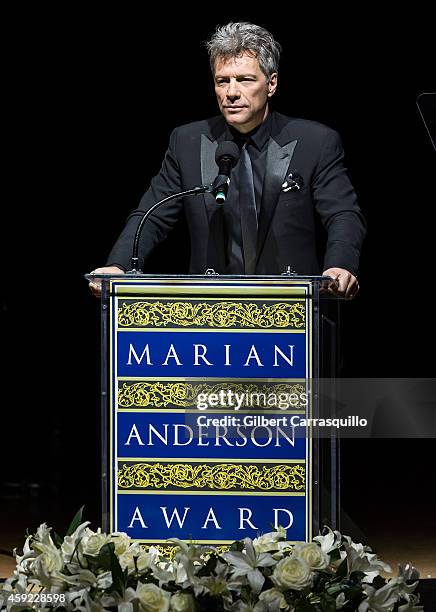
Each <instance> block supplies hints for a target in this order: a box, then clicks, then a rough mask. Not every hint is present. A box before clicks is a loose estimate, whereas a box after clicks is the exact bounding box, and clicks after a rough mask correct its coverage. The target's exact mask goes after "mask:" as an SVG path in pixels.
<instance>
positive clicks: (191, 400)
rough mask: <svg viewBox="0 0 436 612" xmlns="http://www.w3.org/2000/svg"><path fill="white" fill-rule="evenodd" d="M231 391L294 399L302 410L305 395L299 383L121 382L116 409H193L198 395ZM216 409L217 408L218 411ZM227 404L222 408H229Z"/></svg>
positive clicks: (294, 405) (267, 403) (271, 405)
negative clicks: (302, 396) (175, 407)
mask: <svg viewBox="0 0 436 612" xmlns="http://www.w3.org/2000/svg"><path fill="white" fill-rule="evenodd" d="M229 391H231V392H232V393H234V394H236V393H237V394H238V396H239V397H242V394H244V393H246V394H247V397H250V398H253V397H254V396H255V395H256V394H257V395H258V396H260V398H261V397H262V396H263V395H265V396H266V398H268V396H270V397H271V398H273V397H274V396H275V397H276V399H278V400H280V396H285V395H287V396H288V397H289V396H294V395H295V396H296V397H297V399H295V404H294V403H293V405H292V407H293V408H296V409H298V408H300V407H303V408H304V407H306V405H307V401H306V403H305V402H304V401H303V400H302V399H301V397H300V396H301V394H303V393H305V392H306V387H305V385H303V384H301V383H295V384H289V383H279V384H277V383H275V384H274V383H268V384H253V383H232V382H230V383H227V382H221V383H217V384H207V383H198V384H195V383H185V382H175V383H174V382H148V381H144V382H142V381H141V382H132V383H130V382H121V383H120V385H119V387H118V406H119V408H162V407H164V408H166V407H167V406H177V407H179V408H189V407H196V406H197V398H198V396H199V395H200V394H201V393H204V394H207V395H208V396H210V395H212V394H219V393H221V392H224V394H225V395H226V397H227V393H228V392H229ZM256 406H259V407H261V408H275V407H277V406H278V403H276V404H275V405H274V404H273V403H272V401H271V402H270V403H269V402H268V401H267V402H266V405H265V404H262V403H261V402H259V404H256V405H255V406H252V405H251V406H250V407H254V408H255V407H256ZM219 407H220V406H218V408H219ZM229 407H231V406H229V404H226V405H224V406H222V408H229Z"/></svg>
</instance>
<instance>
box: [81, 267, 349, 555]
mask: <svg viewBox="0 0 436 612" xmlns="http://www.w3.org/2000/svg"><path fill="white" fill-rule="evenodd" d="M91 277H92V278H102V279H103V280H102V299H101V332H102V353H101V373H102V377H101V424H102V427H101V444H102V501H103V507H102V519H103V520H102V526H103V529H104V530H105V531H109V532H114V531H124V532H126V533H127V534H128V535H129V536H130V537H131V538H132V539H133V540H136V541H139V542H141V543H143V544H144V545H154V546H158V547H160V548H161V549H168V547H170V546H171V542H168V539H169V538H172V537H177V538H180V539H183V540H187V541H191V540H192V541H195V542H198V543H204V544H211V545H214V546H217V547H224V549H225V547H228V545H229V544H230V543H231V542H233V541H234V540H238V539H242V538H244V537H251V538H254V537H257V536H259V535H260V534H262V533H266V532H269V531H271V530H272V529H276V528H280V527H283V528H285V529H286V530H287V537H288V540H289V541H294V542H297V541H307V540H310V539H311V538H312V536H313V535H316V533H317V532H318V530H319V528H320V527H322V525H323V524H329V525H330V526H331V527H333V528H338V507H339V472H338V466H339V445H338V440H337V439H333V438H330V439H327V440H326V439H320V438H319V436H318V435H317V434H316V433H315V432H314V430H313V428H312V425H311V421H310V419H313V418H316V417H317V415H318V414H319V412H320V407H321V401H322V399H321V398H320V394H319V381H320V378H321V377H329V378H331V377H334V375H335V372H336V369H337V363H338V352H337V336H338V325H339V317H338V312H339V303H338V300H336V299H322V296H323V286H324V284H325V282H326V279H325V278H323V277H307V276H306V277H304V276H296V275H291V274H284V275H280V276H246V277H244V276H219V275H216V274H214V273H212V274H206V275H204V276H159V275H143V274H135V275H133V274H127V275H119V276H111V277H107V276H105V277H101V276H100V277H99V276H98V275H90V276H88V278H91ZM330 295H331V294H330ZM324 412H325V410H324Z"/></svg>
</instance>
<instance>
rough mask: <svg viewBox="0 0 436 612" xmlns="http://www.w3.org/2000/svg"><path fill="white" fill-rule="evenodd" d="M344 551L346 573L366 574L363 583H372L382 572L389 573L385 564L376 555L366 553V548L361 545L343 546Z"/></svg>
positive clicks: (388, 567) (389, 569) (388, 568)
mask: <svg viewBox="0 0 436 612" xmlns="http://www.w3.org/2000/svg"><path fill="white" fill-rule="evenodd" d="M345 550H346V552H347V562H348V573H349V574H351V572H363V573H364V574H366V578H365V582H372V581H373V580H374V578H375V577H376V576H378V575H379V574H380V572H381V571H382V570H384V571H385V572H390V571H391V568H390V566H389V565H388V564H387V563H384V562H383V561H381V560H380V559H379V558H378V557H377V555H375V554H369V553H368V552H366V551H367V550H368V547H366V546H362V544H354V543H351V545H348V544H345ZM369 550H371V549H369Z"/></svg>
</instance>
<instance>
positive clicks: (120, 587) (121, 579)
mask: <svg viewBox="0 0 436 612" xmlns="http://www.w3.org/2000/svg"><path fill="white" fill-rule="evenodd" d="M110 558H111V572H112V587H113V590H114V591H116V592H117V593H119V594H120V595H121V596H122V595H124V591H125V589H126V580H127V572H126V573H125V574H124V572H123V570H122V568H121V565H120V562H119V561H118V557H117V556H116V554H115V550H114V548H112V547H111V548H110Z"/></svg>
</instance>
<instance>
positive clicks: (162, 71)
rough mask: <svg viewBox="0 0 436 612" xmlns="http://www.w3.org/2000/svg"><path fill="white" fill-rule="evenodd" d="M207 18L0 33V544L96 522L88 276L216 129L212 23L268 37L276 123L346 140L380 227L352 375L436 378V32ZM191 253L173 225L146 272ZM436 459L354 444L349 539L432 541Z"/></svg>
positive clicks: (290, 18)
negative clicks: (189, 130) (145, 201)
mask: <svg viewBox="0 0 436 612" xmlns="http://www.w3.org/2000/svg"><path fill="white" fill-rule="evenodd" d="M208 8H209V11H210V9H211V8H214V7H212V6H211V5H208ZM216 8H218V7H216ZM23 10H24V9H23ZM210 12H212V11H210ZM208 15H209V13H208V14H207V15H203V14H202V10H201V8H199V9H198V10H197V12H195V11H194V10H193V9H192V10H191V11H190V12H189V11H188V9H186V11H184V12H183V13H182V12H180V13H175V12H174V10H173V9H172V8H170V7H167V8H165V9H164V8H162V9H160V13H156V11H155V12H154V14H153V17H151V16H150V15H142V14H141V13H140V12H135V11H134V10H133V9H125V10H124V11H121V9H113V10H112V11H109V9H107V8H105V9H102V10H101V11H100V12H98V11H97V10H96V9H95V11H94V12H93V13H92V14H91V12H90V11H89V10H87V11H86V10H84V9H83V11H80V9H77V8H76V9H73V8H71V10H68V9H65V8H64V9H63V12H62V13H61V12H59V10H58V9H50V11H48V10H46V12H44V13H42V12H41V9H38V12H34V13H29V12H27V13H20V14H10V15H7V16H6V18H5V20H4V26H3V28H4V30H5V34H6V35H8V38H7V40H8V42H7V49H6V57H7V60H8V61H7V66H6V71H5V75H4V77H5V80H7V86H6V102H7V110H6V112H5V114H4V119H5V131H6V132H7V135H8V136H9V139H8V140H7V143H8V144H7V151H6V153H7V155H6V157H7V163H6V181H7V182H10V191H9V194H8V196H7V197H6V198H5V200H4V208H3V211H4V212H3V217H4V219H5V224H4V226H3V232H2V247H3V248H4V253H3V256H2V263H3V266H2V268H3V275H2V280H3V282H2V293H4V298H3V300H2V315H3V316H2V326H3V328H2V336H1V346H2V351H1V352H2V355H3V359H4V365H3V368H2V374H3V376H2V387H1V388H2V396H1V417H0V418H1V420H0V428H1V429H0V431H1V434H2V436H1V442H2V444H1V453H2V458H1V465H2V466H3V469H2V473H1V475H0V483H1V489H0V507H1V518H2V520H3V527H2V533H6V532H7V529H8V527H7V526H8V524H9V522H10V521H14V520H15V524H16V525H17V526H18V533H24V530H25V528H26V527H29V528H32V529H33V528H35V527H36V526H37V524H39V522H41V521H43V520H46V521H47V522H49V524H53V523H54V522H55V521H57V523H56V526H58V528H59V530H61V529H62V526H63V525H64V524H66V523H67V522H68V520H69V518H70V517H71V516H72V515H73V514H74V512H75V511H76V509H77V508H78V507H79V506H81V505H82V504H86V510H85V516H86V517H87V518H90V519H91V520H92V521H93V526H94V527H97V526H98V524H99V523H100V517H99V490H100V475H99V464H100V451H99V426H100V418H99V400H98V397H99V395H98V392H99V341H100V339H99V303H98V302H97V301H96V300H95V299H94V298H92V296H91V295H90V293H89V291H88V288H87V284H86V282H85V281H84V279H83V275H84V274H85V273H86V272H88V271H90V270H92V269H94V268H95V267H98V266H101V265H104V263H105V260H106V256H107V254H108V252H109V250H110V248H111V245H112V243H113V241H114V240H115V238H116V237H117V235H118V233H119V231H120V230H121V229H122V226H123V222H124V219H125V218H126V216H127V214H128V213H129V211H130V210H131V209H133V208H134V207H136V205H137V203H138V200H139V198H140V196H141V195H142V193H143V192H144V190H145V189H146V187H147V185H148V182H149V179H150V178H151V177H152V176H153V174H154V173H156V172H157V171H158V169H159V167H160V164H161V160H162V157H163V154H164V152H165V149H166V146H167V142H168V137H169V134H170V132H171V130H172V129H173V128H174V127H175V126H176V125H179V124H181V123H187V122H190V121H193V120H197V119H200V118H205V117H207V116H210V115H214V114H216V113H217V108H216V103H215V99H214V93H213V86H212V80H211V75H210V72H209V65H208V58H207V54H206V51H205V50H204V47H203V46H202V41H204V40H206V39H207V38H208V37H209V36H210V35H211V34H212V32H213V30H214V28H215V26H216V25H217V24H222V23H225V22H227V21H230V20H250V21H254V22H256V23H259V24H261V25H263V26H265V27H267V28H268V29H270V30H271V31H272V32H273V33H274V35H275V36H276V38H277V39H278V41H279V42H280V43H281V44H282V45H283V48H284V50H283V56H282V62H281V66H280V71H279V90H278V93H277V95H276V96H275V99H274V101H273V102H274V108H276V109H277V110H279V111H281V112H283V113H284V114H288V115H291V116H297V117H303V118H308V119H313V120H316V121H319V122H322V123H326V124H327V125H329V126H331V127H333V128H335V129H336V130H338V131H339V133H340V134H341V136H342V138H343V142H344V147H345V151H346V160H347V166H348V168H349V171H350V175H351V177H352V180H353V183H354V185H355V188H356V191H357V193H358V195H359V200H360V204H361V207H362V209H363V211H364V213H365V215H366V218H367V220H368V228H369V232H368V237H367V241H366V244H365V249H364V252H363V256H362V269H361V277H360V282H361V286H362V291H361V295H360V297H359V298H358V299H357V300H356V301H355V302H354V303H351V304H346V305H345V308H344V332H343V351H344V360H345V361H344V364H345V367H344V370H343V375H344V376H349V377H375V378H377V377H380V378H382V377H394V378H396V377H398V378H401V377H433V376H434V361H435V360H434V340H435V338H434V335H435V333H434V301H433V300H434V288H433V284H434V281H433V276H434V259H435V258H434V242H435V239H434V221H435V214H434V207H435V204H436V201H435V193H436V190H435V183H434V175H435V159H436V155H435V152H434V150H433V149H432V145H431V142H430V139H429V137H428V134H427V133H426V131H425V128H424V126H423V123H422V120H421V118H420V116H419V113H418V111H417V108H416V104H415V101H416V98H417V96H418V95H419V94H420V93H422V92H424V91H432V90H433V91H434V90H435V79H434V65H433V67H432V65H431V64H432V61H431V60H432V56H431V52H430V51H431V48H430V39H429V30H428V29H427V27H429V24H430V23H431V19H430V17H429V16H428V15H425V14H422V13H421V14H410V13H407V14H406V13H404V14H401V15H400V14H395V15H393V14H392V15H389V16H386V17H385V18H384V19H382V18H381V17H380V15H378V14H376V13H371V12H369V9H367V11H366V12H364V13H362V14H358V13H354V14H348V13H346V12H344V13H342V14H337V15H336V14H333V13H332V12H331V11H324V12H322V11H321V12H320V11H319V10H318V9H317V10H316V11H315V9H313V10H308V11H307V13H303V12H302V11H301V10H300V9H297V8H294V7H292V5H289V7H287V8H286V7H283V8H281V9H280V14H276V15H270V14H269V12H268V11H266V10H265V9H264V10H263V11H259V12H258V13H256V12H255V11H253V10H247V11H242V10H241V11H239V12H235V11H231V10H229V11H228V12H225V11H224V10H223V9H221V12H220V11H219V10H215V11H213V17H210V16H208ZM187 248H188V246H187V240H186V237H185V236H184V233H183V226H182V227H181V228H179V230H178V231H177V230H176V231H175V232H174V234H173V236H172V237H171V239H170V240H169V241H168V243H167V244H166V245H163V246H162V247H161V248H159V249H158V251H157V252H156V253H155V255H154V256H153V257H152V259H151V260H150V261H149V263H148V267H147V271H153V272H181V271H184V270H186V266H187V261H188V252H187ZM434 444H435V443H434V439H423V440H406V439H398V440H359V441H346V442H344V444H343V453H342V474H343V482H342V492H343V506H344V510H345V512H346V514H347V516H348V517H349V519H346V520H347V527H349V529H351V530H353V529H354V530H355V531H356V532H358V531H359V530H361V531H362V532H364V534H365V535H366V534H368V535H372V536H373V537H375V538H376V537H377V533H378V531H377V529H378V530H380V531H385V533H392V534H393V535H394V534H395V533H396V530H397V529H398V528H400V527H401V530H402V534H403V535H402V537H405V538H413V537H415V535H416V533H415V532H416V529H417V528H418V526H419V525H421V526H422V525H425V526H426V529H427V534H428V537H435V534H436V529H435V525H434V524H435V522H436V521H435V520H434V514H433V511H432V510H431V498H430V495H431V489H432V488H433V485H432V484H431V483H434V474H435V467H436V465H435V464H436V460H435V452H434ZM352 535H353V534H352ZM20 542H21V541H20ZM20 542H16V543H15V544H16V545H18V544H19V543H20ZM0 544H1V542H0Z"/></svg>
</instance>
